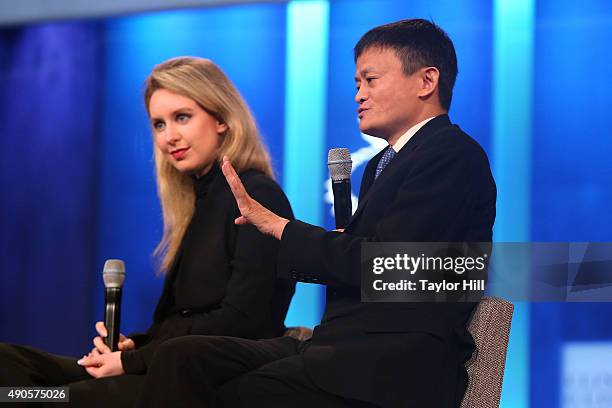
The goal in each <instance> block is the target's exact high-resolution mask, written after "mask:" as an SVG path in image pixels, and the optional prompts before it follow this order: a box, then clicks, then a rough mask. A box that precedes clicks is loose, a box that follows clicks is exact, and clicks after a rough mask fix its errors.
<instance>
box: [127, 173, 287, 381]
mask: <svg viewBox="0 0 612 408" xmlns="http://www.w3.org/2000/svg"><path fill="white" fill-rule="evenodd" d="M205 177H212V178H211V180H210V182H209V183H208V184H207V185H200V186H198V185H197V184H196V195H197V197H196V210H195V213H194V216H193V218H192V221H191V222H190V224H189V227H188V229H187V231H186V233H185V236H184V238H183V241H182V243H181V247H180V250H179V253H178V254H177V257H176V261H175V263H174V265H173V267H172V268H171V270H170V272H169V274H168V276H167V277H166V281H165V283H164V288H163V291H162V295H161V297H160V299H159V302H158V304H157V308H156V310H155V315H154V319H153V325H152V326H151V328H150V329H149V330H148V331H147V333H145V334H142V335H138V334H136V335H133V336H132V337H133V339H134V340H135V342H136V345H137V349H136V350H134V351H127V352H123V353H122V363H123V367H124V370H125V371H126V373H128V374H136V373H143V372H145V371H146V368H147V366H148V363H149V362H150V360H151V358H152V355H153V352H154V351H155V349H156V348H157V345H158V344H159V343H160V342H162V341H163V340H166V339H169V338H172V337H178V336H184V335H188V334H203V335H222V336H234V337H244V338H251V339H259V338H270V337H276V336H281V335H282V334H283V331H284V329H285V328H284V325H283V322H284V319H285V314H286V313H287V308H288V307H289V302H290V300H291V296H292V295H293V291H294V288H295V282H292V281H290V280H288V279H284V280H283V279H277V276H276V265H275V261H276V257H277V252H278V248H279V244H278V241H276V240H275V239H273V238H272V237H267V236H264V235H262V234H260V233H259V232H258V231H257V229H256V228H255V227H253V226H250V225H244V226H237V225H235V224H234V219H235V218H236V217H238V216H239V215H240V213H239V211H238V207H237V205H236V200H235V199H234V197H233V195H232V193H231V190H230V189H229V186H228V184H227V182H226V181H225V177H223V174H221V171H220V169H219V167H218V166H214V167H213V169H212V170H211V173H210V174H209V175H207V176H205ZM240 178H241V180H242V182H243V183H244V185H245V187H246V189H247V191H248V192H249V194H250V195H251V196H253V197H255V198H256V199H257V200H258V201H259V202H261V203H262V204H264V205H265V206H266V207H267V208H270V209H271V210H272V211H275V212H276V213H278V214H282V215H283V217H287V218H293V214H292V212H291V207H290V205H289V202H288V200H287V198H286V197H285V194H284V193H283V191H282V190H281V189H280V187H279V186H278V185H277V184H276V183H275V182H274V181H273V180H271V179H270V178H268V177H267V176H265V175H264V174H263V173H260V172H258V171H253V170H250V171H246V172H244V173H241V174H240ZM202 187H203V188H204V189H205V190H206V191H198V188H200V189H201V188H202Z"/></svg>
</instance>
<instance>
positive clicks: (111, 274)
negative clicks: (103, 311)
mask: <svg viewBox="0 0 612 408" xmlns="http://www.w3.org/2000/svg"><path fill="white" fill-rule="evenodd" d="M102 279H104V287H105V288H107V289H108V288H121V287H122V286H123V281H124V280H125V263H123V261H122V260H121V259H107V260H106V262H104V270H103V271H102Z"/></svg>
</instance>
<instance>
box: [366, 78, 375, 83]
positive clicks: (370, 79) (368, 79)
mask: <svg viewBox="0 0 612 408" xmlns="http://www.w3.org/2000/svg"><path fill="white" fill-rule="evenodd" d="M375 79H376V78H366V82H367V83H368V84H369V83H370V82H372V81H373V80H375Z"/></svg>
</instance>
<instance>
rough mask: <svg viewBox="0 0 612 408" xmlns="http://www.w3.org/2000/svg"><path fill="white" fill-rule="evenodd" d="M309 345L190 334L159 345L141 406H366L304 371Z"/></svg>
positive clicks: (146, 382) (291, 340)
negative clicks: (322, 386) (331, 390)
mask: <svg viewBox="0 0 612 408" xmlns="http://www.w3.org/2000/svg"><path fill="white" fill-rule="evenodd" d="M303 347H306V345H305V343H303V342H300V341H298V340H295V339H293V338H291V337H279V338H276V339H267V340H246V339H239V338H234V337H220V336H185V337H180V338H175V339H171V340H168V341H166V342H164V343H163V344H162V345H160V346H159V347H158V349H157V350H156V352H155V355H154V356H153V361H152V363H151V365H150V366H149V369H148V372H147V376H146V381H145V385H144V387H143V390H142V393H141V398H140V400H139V403H138V406H139V407H143V408H144V407H147V408H148V407H171V406H181V407H207V408H217V407H224V408H234V407H262V408H264V407H265V408H276V407H283V408H285V407H292V408H302V407H303V408H349V407H350V408H362V407H363V408H365V407H374V406H373V405H370V404H367V403H364V402H360V401H355V400H350V399H346V398H341V397H339V396H336V395H333V394H330V393H328V392H325V391H323V390H321V389H320V388H318V387H317V386H316V384H314V383H313V381H312V380H311V379H310V378H309V376H308V375H307V374H306V372H305V370H304V363H303V359H302V356H301V350H302V349H303Z"/></svg>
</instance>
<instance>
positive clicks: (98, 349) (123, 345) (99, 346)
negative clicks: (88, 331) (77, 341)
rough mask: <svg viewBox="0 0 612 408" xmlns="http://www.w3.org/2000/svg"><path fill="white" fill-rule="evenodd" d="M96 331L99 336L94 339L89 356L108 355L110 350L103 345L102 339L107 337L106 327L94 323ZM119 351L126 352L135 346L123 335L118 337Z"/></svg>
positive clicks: (99, 323) (100, 323) (102, 323)
mask: <svg viewBox="0 0 612 408" xmlns="http://www.w3.org/2000/svg"><path fill="white" fill-rule="evenodd" d="M96 331H97V332H98V334H99V336H98V337H94V339H93V344H94V348H93V350H91V353H89V354H90V355H100V354H108V353H110V352H111V350H110V348H109V347H108V346H107V345H106V344H105V343H104V338H106V336H108V331H107V330H106V326H104V322H96ZM118 347H119V350H121V351H126V350H132V349H135V348H136V344H134V341H133V340H132V339H130V338H129V337H125V336H124V335H123V334H120V335H119V344H118Z"/></svg>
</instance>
